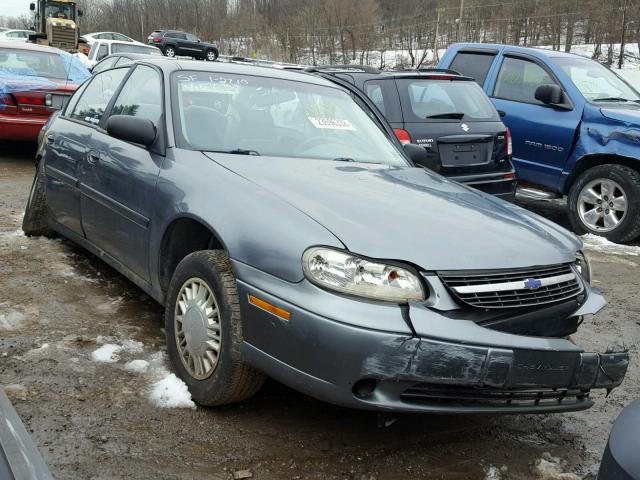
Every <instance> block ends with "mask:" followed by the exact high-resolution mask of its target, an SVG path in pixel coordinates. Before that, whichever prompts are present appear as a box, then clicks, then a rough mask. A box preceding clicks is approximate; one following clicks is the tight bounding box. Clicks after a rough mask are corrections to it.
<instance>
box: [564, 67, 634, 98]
mask: <svg viewBox="0 0 640 480" xmlns="http://www.w3.org/2000/svg"><path fill="white" fill-rule="evenodd" d="M553 61H554V62H555V63H556V64H558V65H559V66H560V68H562V70H563V71H564V73H566V74H567V75H568V76H569V77H570V78H571V81H572V82H573V83H574V85H575V86H576V87H577V88H578V90H580V93H582V95H584V97H585V98H586V99H587V100H589V101H591V102H608V101H614V102H615V101H620V102H625V101H630V102H637V101H639V100H640V94H638V92H637V91H635V90H634V89H633V88H631V87H630V86H629V85H627V84H626V83H625V82H624V81H623V80H622V79H621V78H620V77H618V76H617V75H616V74H615V73H613V72H612V71H611V70H609V69H608V68H607V67H605V66H603V65H600V64H599V63H598V62H595V61H593V60H589V59H587V58H564V57H557V58H554V59H553Z"/></svg>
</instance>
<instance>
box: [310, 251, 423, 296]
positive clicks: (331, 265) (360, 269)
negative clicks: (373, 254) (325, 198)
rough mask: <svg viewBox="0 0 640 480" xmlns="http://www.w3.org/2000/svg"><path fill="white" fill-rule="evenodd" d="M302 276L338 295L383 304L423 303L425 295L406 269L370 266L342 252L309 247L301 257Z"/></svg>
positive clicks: (386, 265) (419, 283) (381, 264)
mask: <svg viewBox="0 0 640 480" xmlns="http://www.w3.org/2000/svg"><path fill="white" fill-rule="evenodd" d="M302 268H303V270H304V273H305V276H306V277H307V278H308V279H309V280H310V281H311V282H313V283H315V284H316V285H319V286H321V287H325V288H329V289H331V290H335V291H337V292H341V293H346V294H349V295H357V296H359V297H365V298H371V299H374V300H382V301H385V302H394V303H407V302H409V301H422V300H424V299H425V292H424V290H423V288H422V283H421V282H420V279H419V278H418V275H417V274H416V273H413V272H412V271H411V270H410V269H409V267H399V266H397V265H389V264H384V263H378V262H372V261H370V260H366V259H364V258H362V257H358V256H356V255H352V254H350V253H348V252H344V251H341V250H334V249H332V248H326V247H312V248H310V249H308V250H307V251H306V252H304V255H303V256H302Z"/></svg>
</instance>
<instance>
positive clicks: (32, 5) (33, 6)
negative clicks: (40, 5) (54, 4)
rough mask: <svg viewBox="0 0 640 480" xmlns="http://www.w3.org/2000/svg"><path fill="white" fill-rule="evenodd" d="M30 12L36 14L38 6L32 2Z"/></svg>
mask: <svg viewBox="0 0 640 480" xmlns="http://www.w3.org/2000/svg"><path fill="white" fill-rule="evenodd" d="M29 10H31V11H32V12H35V10H36V4H35V3H33V2H32V3H31V5H29Z"/></svg>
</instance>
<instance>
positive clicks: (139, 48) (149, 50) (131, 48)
mask: <svg viewBox="0 0 640 480" xmlns="http://www.w3.org/2000/svg"><path fill="white" fill-rule="evenodd" d="M111 53H146V54H147V55H162V52H161V51H160V50H158V49H157V48H153V47H145V46H144V45H135V44H130V43H112V44H111Z"/></svg>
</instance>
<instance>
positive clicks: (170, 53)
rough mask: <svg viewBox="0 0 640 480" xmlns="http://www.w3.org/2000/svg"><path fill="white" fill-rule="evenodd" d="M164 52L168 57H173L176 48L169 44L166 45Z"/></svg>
mask: <svg viewBox="0 0 640 480" xmlns="http://www.w3.org/2000/svg"><path fill="white" fill-rule="evenodd" d="M164 54H165V55H166V56H167V57H171V58H173V57H175V56H176V49H175V48H173V47H172V46H170V45H168V46H166V47H164Z"/></svg>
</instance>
